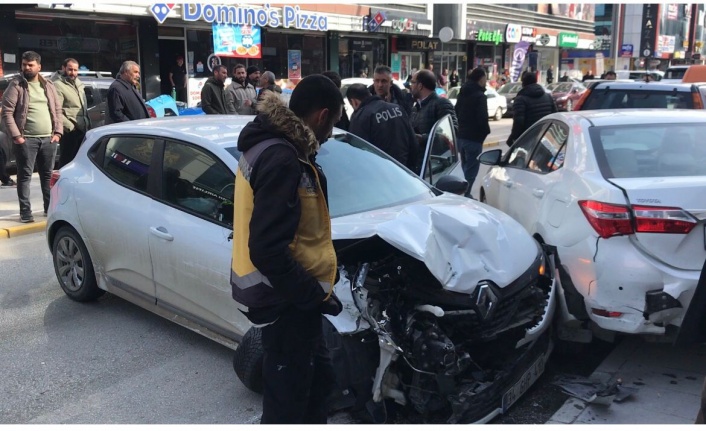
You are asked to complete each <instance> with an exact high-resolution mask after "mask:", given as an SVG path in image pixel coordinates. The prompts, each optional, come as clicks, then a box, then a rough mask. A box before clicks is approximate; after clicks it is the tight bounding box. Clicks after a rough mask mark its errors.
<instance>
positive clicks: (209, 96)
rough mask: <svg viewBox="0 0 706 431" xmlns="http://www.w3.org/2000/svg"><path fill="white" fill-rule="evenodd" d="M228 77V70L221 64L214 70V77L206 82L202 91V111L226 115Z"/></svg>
mask: <svg viewBox="0 0 706 431" xmlns="http://www.w3.org/2000/svg"><path fill="white" fill-rule="evenodd" d="M227 77H228V69H227V68H226V67H225V66H223V65H222V64H219V65H218V66H216V67H214V68H213V76H212V77H210V78H208V79H207V80H206V83H205V84H204V85H203V88H202V89H201V109H203V112H204V113H206V114H212V115H218V114H221V115H225V114H227V113H228V110H227V108H226V106H227V104H226V90H225V81H226V78H227Z"/></svg>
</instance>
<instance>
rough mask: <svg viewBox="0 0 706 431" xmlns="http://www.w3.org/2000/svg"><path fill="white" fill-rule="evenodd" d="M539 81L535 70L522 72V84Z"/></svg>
mask: <svg viewBox="0 0 706 431" xmlns="http://www.w3.org/2000/svg"><path fill="white" fill-rule="evenodd" d="M536 83H537V75H536V74H535V73H534V72H530V71H529V70H528V71H526V72H524V73H523V74H522V86H523V87H524V86H526V85H530V84H536Z"/></svg>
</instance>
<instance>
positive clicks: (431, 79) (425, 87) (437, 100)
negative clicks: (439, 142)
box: [409, 69, 458, 148]
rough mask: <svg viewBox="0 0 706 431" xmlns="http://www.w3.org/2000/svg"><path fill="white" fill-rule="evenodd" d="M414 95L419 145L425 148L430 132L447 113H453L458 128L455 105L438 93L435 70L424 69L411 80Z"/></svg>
mask: <svg viewBox="0 0 706 431" xmlns="http://www.w3.org/2000/svg"><path fill="white" fill-rule="evenodd" d="M409 88H410V90H411V91H412V97H414V98H415V99H416V100H417V103H416V104H415V107H414V110H413V112H412V127H413V128H414V132H415V133H416V134H417V141H418V142H419V145H421V146H422V148H424V146H425V145H426V142H427V139H428V137H429V132H431V129H432V127H434V124H436V122H437V121H439V120H441V118H443V117H444V115H446V114H450V115H451V121H452V122H453V125H454V129H456V130H458V120H457V119H456V111H455V110H454V105H453V104H452V103H451V102H450V101H449V99H444V98H442V97H439V95H438V94H436V76H435V75H434V72H432V71H431V70H427V69H422V70H420V71H419V72H417V73H416V74H415V75H414V76H413V77H412V80H411V81H410V87H409Z"/></svg>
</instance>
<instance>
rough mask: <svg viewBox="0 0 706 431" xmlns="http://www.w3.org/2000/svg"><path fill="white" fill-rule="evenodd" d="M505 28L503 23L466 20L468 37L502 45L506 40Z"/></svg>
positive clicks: (477, 40)
mask: <svg viewBox="0 0 706 431" xmlns="http://www.w3.org/2000/svg"><path fill="white" fill-rule="evenodd" d="M505 28H506V26H504V25H502V24H495V23H492V22H483V21H474V20H472V19H467V20H466V39H468V40H472V41H476V42H487V43H494V44H495V45H500V44H501V43H503V42H505Z"/></svg>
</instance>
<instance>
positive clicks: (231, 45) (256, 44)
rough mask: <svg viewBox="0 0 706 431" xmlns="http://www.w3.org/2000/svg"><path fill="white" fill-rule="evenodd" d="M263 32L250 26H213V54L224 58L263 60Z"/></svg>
mask: <svg viewBox="0 0 706 431" xmlns="http://www.w3.org/2000/svg"><path fill="white" fill-rule="evenodd" d="M261 35H262V30H261V29H260V27H256V26H250V25H232V24H216V23H214V24H213V52H214V54H216V55H220V56H223V57H238V58H262V49H261V48H262V43H261V40H262V37H261Z"/></svg>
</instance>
